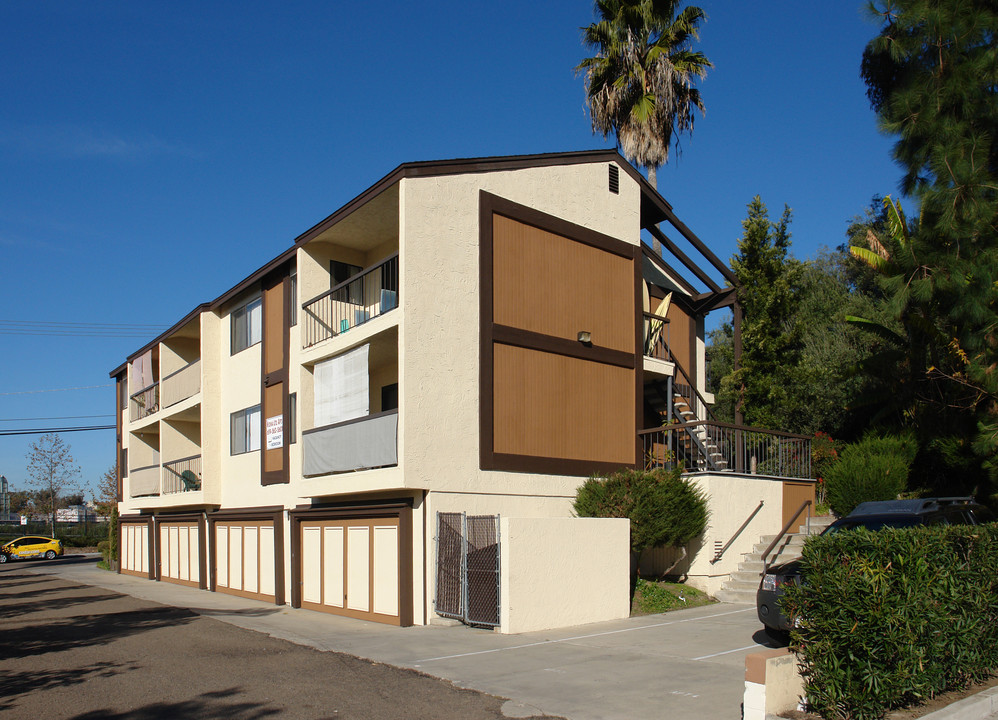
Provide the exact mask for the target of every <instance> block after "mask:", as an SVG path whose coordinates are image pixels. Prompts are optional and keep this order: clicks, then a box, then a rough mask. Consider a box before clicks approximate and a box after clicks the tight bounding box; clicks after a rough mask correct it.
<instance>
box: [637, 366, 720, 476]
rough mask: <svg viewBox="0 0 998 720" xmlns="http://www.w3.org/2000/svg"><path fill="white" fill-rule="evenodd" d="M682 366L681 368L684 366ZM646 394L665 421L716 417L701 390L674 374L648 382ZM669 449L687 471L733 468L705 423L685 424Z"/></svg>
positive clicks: (680, 421)
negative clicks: (672, 376)
mask: <svg viewBox="0 0 998 720" xmlns="http://www.w3.org/2000/svg"><path fill="white" fill-rule="evenodd" d="M676 367H677V368H679V366H678V365H677V366H676ZM679 370H680V372H682V369H681V368H679ZM684 375H685V373H684ZM644 395H645V403H646V404H647V405H648V406H649V407H650V408H651V409H652V410H654V411H655V412H656V413H658V415H659V416H660V417H661V418H662V424H663V425H670V424H671V423H673V422H678V423H680V424H685V423H695V422H698V421H704V420H711V419H713V415H712V414H711V412H710V408H708V407H707V403H706V402H705V401H704V400H703V398H702V397H701V396H700V394H699V393H698V392H697V391H696V390H695V389H693V388H692V387H691V386H690V385H687V384H684V383H679V382H675V381H674V380H673V378H671V377H670V378H667V379H665V380H656V381H653V382H650V383H647V384H646V385H645V393H644ZM697 410H699V412H697ZM669 449H670V450H671V452H672V453H673V454H674V455H675V458H676V460H677V461H680V462H682V463H683V464H684V466H685V467H686V469H687V470H688V471H693V470H712V471H715V472H724V471H730V470H732V468H731V467H729V464H728V462H727V460H726V458H725V457H724V454H723V453H722V452H721V450H720V448H719V447H718V445H717V443H716V442H715V440H714V439H713V438H712V437H711V436H710V433H709V432H708V429H707V428H706V427H705V426H703V425H699V426H695V427H688V428H685V429H684V432H682V434H680V435H678V436H677V438H676V443H675V445H674V446H673V447H671V448H669Z"/></svg>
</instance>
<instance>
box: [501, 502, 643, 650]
mask: <svg viewBox="0 0 998 720" xmlns="http://www.w3.org/2000/svg"><path fill="white" fill-rule="evenodd" d="M499 528H500V529H499V533H500V544H499V547H500V576H501V588H500V598H501V608H502V609H501V616H500V632H503V633H520V632H531V631H535V630H548V629H552V628H558V627H568V626H571V625H582V624H584V623H591V622H601V621H605V620H616V619H619V618H625V617H627V616H628V614H629V612H630V595H629V590H630V587H629V582H628V576H629V560H628V558H629V550H628V546H629V537H630V531H629V522H628V521H627V520H624V519H616V518H615V519H605V518H502V519H501V520H500V524H499Z"/></svg>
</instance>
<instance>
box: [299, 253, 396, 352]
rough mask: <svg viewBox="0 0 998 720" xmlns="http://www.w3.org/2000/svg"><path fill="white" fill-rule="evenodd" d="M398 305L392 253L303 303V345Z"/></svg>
mask: <svg viewBox="0 0 998 720" xmlns="http://www.w3.org/2000/svg"><path fill="white" fill-rule="evenodd" d="M398 305H399V256H398V253H395V254H394V255H392V256H391V257H389V258H387V259H386V260H383V261H381V262H380V263H378V264H376V265H372V266H371V267H369V268H367V269H366V270H363V271H361V272H359V273H358V274H356V275H354V276H353V277H351V278H350V279H348V280H346V281H345V282H342V283H340V284H339V285H336V286H334V287H333V288H331V289H330V290H328V291H327V292H324V293H323V294H322V295H319V296H318V297H314V298H312V299H311V300H309V301H308V302H305V303H303V304H302V310H303V312H304V327H303V328H302V347H303V348H309V347H312V346H313V345H316V344H318V343H320V342H322V341H323V340H328V339H329V338H332V337H336V336H337V335H341V334H342V333H345V332H347V331H348V330H350V328H352V327H357V326H358V325H363V324H364V323H366V322H367V321H369V320H372V319H374V318H376V317H378V316H379V315H384V314H385V313H387V312H389V311H391V310H394V309H395V308H397V307H398Z"/></svg>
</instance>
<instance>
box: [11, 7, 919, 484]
mask: <svg viewBox="0 0 998 720" xmlns="http://www.w3.org/2000/svg"><path fill="white" fill-rule="evenodd" d="M701 6H702V7H703V8H704V9H705V10H706V12H707V14H708V17H709V19H708V22H707V23H706V24H705V25H704V26H703V31H702V42H701V45H700V47H701V49H702V50H703V51H704V52H705V53H706V54H707V56H708V57H709V58H710V59H711V60H712V61H713V62H714V64H715V66H716V67H715V69H714V70H713V71H712V72H711V73H710V75H709V76H708V78H707V80H706V81H705V82H704V83H703V84H702V86H701V89H702V93H703V97H704V101H705V103H706V106H707V114H706V117H703V118H701V119H698V120H697V124H696V128H695V133H694V136H693V137H692V138H685V139H684V140H683V143H682V144H683V154H682V157H681V158H680V159H679V160H678V161H672V162H670V164H669V166H668V167H666V168H663V169H661V170H660V171H659V190H660V191H661V192H662V194H663V195H664V196H665V197H666V199H668V200H669V201H670V202H671V203H672V205H673V207H674V208H675V210H676V212H677V214H678V215H679V217H680V218H682V219H683V220H684V221H685V222H686V223H687V225H689V226H690V227H691V228H692V229H693V230H694V231H695V232H696V233H697V234H698V235H699V236H700V237H701V238H702V239H703V240H704V241H705V242H706V243H707V244H708V245H709V246H710V247H711V248H712V249H713V250H714V251H715V252H716V253H717V255H718V256H720V257H721V258H722V259H724V260H727V259H728V258H730V256H731V255H732V254H733V253H734V252H735V250H736V241H737V239H738V237H739V235H740V232H741V221H742V219H743V218H744V216H745V206H746V204H747V203H748V202H749V201H750V200H751V199H752V197H753V196H754V195H756V194H760V195H761V196H762V198H763V200H764V201H765V202H766V203H767V205H768V206H769V207H770V210H771V214H772V215H773V216H774V217H777V216H778V215H779V213H780V211H781V210H782V207H783V205H784V203H786V204H788V205H790V207H792V208H793V210H794V222H793V226H792V230H793V243H794V254H795V255H797V256H798V257H800V258H807V257H813V256H814V254H815V253H816V252H817V250H818V249H819V248H820V247H822V246H835V245H838V244H840V243H841V242H842V241H843V238H844V231H845V228H846V224H847V222H848V220H849V219H850V218H851V217H852V216H854V215H856V214H859V213H861V212H862V211H863V209H864V208H865V207H866V206H867V205H868V204H869V201H870V198H871V197H872V196H873V195H874V194H875V193H881V194H887V193H895V192H896V186H897V180H898V178H899V175H900V173H899V171H898V169H897V168H896V166H895V165H894V163H893V162H892V161H891V159H890V147H891V145H892V142H893V141H892V139H891V138H889V137H885V136H883V135H881V134H880V133H879V132H878V129H877V125H876V119H875V117H874V115H873V112H872V111H871V110H870V109H869V105H868V103H867V101H866V96H865V88H864V85H863V83H862V81H861V79H860V77H859V63H860V58H861V55H862V51H863V47H864V46H865V44H866V43H867V42H868V41H869V40H870V38H872V37H873V36H874V35H875V34H876V31H877V27H876V26H875V25H874V24H872V23H870V22H869V21H868V20H867V19H866V17H865V15H864V13H863V10H862V3H861V2H859V1H858V0H857V1H855V2H853V1H852V0H850V1H848V2H837V3H800V2H769V3H764V4H759V3H740V2H719V1H716V2H709V1H707V2H702V3H701ZM591 20H592V6H591V3H589V2H586V1H585V0H577V1H574V2H568V1H566V0H550V1H549V2H536V0H533V1H531V2H526V1H524V0H508V1H507V2H504V3H481V4H479V3H469V2H466V1H452V0H441V1H440V2H435V3H411V2H394V1H391V2H382V3H340V2H314V3H309V2H283V3H269V2H268V3H262V2H250V1H247V2H239V3H234V2H210V3H205V2H171V3H150V2H123V1H122V2H100V1H91V2H86V3H72V2H46V1H44V0H41V1H38V2H8V3H3V4H2V5H0V98H2V99H0V266H2V267H3V271H2V275H0V277H2V282H0V303H2V307H3V312H2V315H0V320H2V321H6V322H5V323H0V358H2V368H3V373H2V375H0V430H10V429H15V428H26V427H48V426H58V425H70V424H102V423H106V422H112V421H113V420H112V418H110V417H106V418H101V417H93V418H89V417H88V418H79V419H69V420H52V421H48V420H22V419H21V418H47V417H74V418H75V417H77V416H91V415H102V414H104V415H106V414H110V413H112V412H113V406H114V405H113V404H114V396H113V391H112V388H111V387H100V386H104V385H108V384H109V382H110V381H109V379H108V372H109V371H110V370H111V369H112V368H114V367H116V366H117V365H119V364H120V363H121V362H123V360H124V358H125V357H126V356H127V355H128V354H129V353H130V352H132V351H133V350H135V349H137V348H138V347H140V346H141V345H143V344H144V343H145V342H146V341H147V340H149V339H151V338H152V337H153V336H154V335H155V334H156V332H155V330H153V329H152V328H150V327H140V328H135V332H134V333H133V334H132V335H130V336H127V337H122V336H114V337H108V336H102V337H97V336H92V335H91V336H86V337H78V336H52V335H38V334H23V330H24V327H25V326H17V327H19V328H21V332H20V333H13V332H12V329H13V328H14V327H15V326H13V325H11V324H10V323H12V322H26V323H32V324H33V325H31V326H30V327H32V328H33V330H34V331H35V332H37V331H38V328H39V326H38V325H37V323H43V322H59V323H91V324H93V323H107V324H130V325H141V326H162V327H165V326H168V325H170V324H172V323H173V322H175V321H176V320H178V319H179V318H180V317H182V316H183V315H184V314H186V313H187V312H188V311H190V310H191V309H193V308H194V307H195V306H196V305H197V304H198V303H200V302H203V301H205V300H209V299H212V298H214V297H216V296H218V295H219V294H221V292H223V291H224V290H226V289H227V288H229V287H231V286H232V285H233V284H235V283H236V282H238V281H239V280H241V279H242V278H243V277H245V276H246V275H248V274H249V273H250V272H252V271H253V270H255V269H256V268H257V267H259V266H261V265H262V264H264V263H265V262H266V261H267V260H269V259H270V258H272V257H274V256H275V255H277V254H278V253H279V252H281V251H282V250H284V249H285V248H287V247H288V246H289V245H290V244H291V242H292V240H293V239H294V237H295V236H296V235H298V234H299V233H300V232H302V231H304V230H306V229H307V228H309V227H310V226H311V225H313V224H314V223H315V222H317V221H318V220H320V219H322V218H323V217H325V216H326V215H328V214H329V213H331V212H332V211H333V210H335V209H337V208H338V207H340V206H341V205H343V204H344V203H345V202H347V201H348V200H350V199H351V198H352V197H354V196H355V195H357V194H359V193H360V192H361V191H362V190H364V189H365V188H366V187H368V186H369V185H371V184H372V183H373V182H375V181H376V180H377V179H379V178H380V177H382V176H383V175H385V174H387V173H388V172H389V171H390V170H391V169H392V168H394V167H395V166H397V165H398V164H400V163H402V162H409V161H416V160H434V159H445V158H452V157H477V156H489V155H508V154H524V153H537V152H555V151H567V150H580V149H592V148H601V147H612V146H613V141H612V139H611V140H607V141H604V140H603V139H602V138H600V137H595V136H593V135H592V133H591V131H590V125H589V120H588V116H587V114H586V108H585V102H584V89H583V81H582V78H581V77H579V78H577V77H575V76H574V73H573V70H572V69H573V67H574V66H575V65H576V64H577V63H578V62H579V61H580V60H581V59H582V58H583V57H585V52H584V50H583V48H582V46H581V45H580V41H579V36H580V32H579V27H580V26H582V25H586V24H588V23H589V22H591ZM195 258H196V259H197V261H196V262H195V261H194V259H195ZM116 332H117V335H121V334H122V333H121V331H120V330H119V331H116ZM94 386H98V387H94ZM65 388H90V389H82V390H65ZM40 390H46V391H49V390H55V392H37V391H40ZM36 438H37V436H8V437H2V436H0V473H2V474H4V475H6V476H7V478H8V479H9V480H10V481H11V483H12V485H13V487H15V488H22V487H25V478H26V471H25V465H26V462H25V454H26V453H27V452H28V447H29V444H30V443H31V442H32V441H34V440H35V439H36ZM64 439H65V440H66V441H67V442H69V444H70V445H71V446H72V448H73V452H74V454H75V455H76V458H77V460H78V461H79V464H80V466H81V470H82V473H81V476H80V481H81V484H82V485H84V486H90V485H93V484H95V481H96V479H97V477H98V476H99V475H100V474H101V473H102V472H103V471H104V470H105V469H107V468H108V467H109V466H110V465H111V464H112V462H113V460H114V433H113V431H99V432H85V433H84V432H81V433H71V434H67V435H65V436H64Z"/></svg>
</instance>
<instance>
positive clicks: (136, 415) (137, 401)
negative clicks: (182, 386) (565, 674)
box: [128, 383, 159, 422]
mask: <svg viewBox="0 0 998 720" xmlns="http://www.w3.org/2000/svg"><path fill="white" fill-rule="evenodd" d="M128 404H129V407H130V408H131V411H130V415H129V416H130V417H131V419H132V422H135V421H136V420H141V419H142V418H144V417H146V416H147V415H152V414H153V413H154V412H158V411H159V383H154V384H152V385H150V386H148V387H145V388H142V389H141V390H139V391H138V392H137V393H135V394H133V395H132V396H131V398H130V399H129V403H128Z"/></svg>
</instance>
